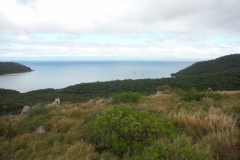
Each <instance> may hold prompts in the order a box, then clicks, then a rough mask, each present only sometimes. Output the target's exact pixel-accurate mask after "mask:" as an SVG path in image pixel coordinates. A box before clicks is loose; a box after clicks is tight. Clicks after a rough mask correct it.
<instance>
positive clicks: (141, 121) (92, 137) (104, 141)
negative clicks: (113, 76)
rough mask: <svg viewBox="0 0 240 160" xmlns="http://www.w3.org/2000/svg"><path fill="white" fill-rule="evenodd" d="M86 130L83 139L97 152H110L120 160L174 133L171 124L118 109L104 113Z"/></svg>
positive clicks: (148, 114)
mask: <svg viewBox="0 0 240 160" xmlns="http://www.w3.org/2000/svg"><path fill="white" fill-rule="evenodd" d="M86 130H87V132H86V133H85V136H86V137H85V138H86V139H87V140H88V141H90V142H91V143H92V144H94V145H95V147H96V149H97V150H98V151H99V152H102V151H104V150H105V151H111V152H113V153H114V154H115V155H118V156H120V157H121V156H122V155H123V154H124V153H127V152H128V153H130V154H131V153H132V152H133V151H134V150H138V149H141V148H144V147H146V146H148V145H149V144H150V143H151V142H153V140H154V139H155V138H158V137H164V136H166V135H172V134H174V133H175V130H174V126H173V124H172V123H171V122H168V121H166V120H164V119H160V118H157V117H156V116H154V115H152V114H150V113H149V112H146V111H138V112H137V111H133V110H132V109H130V108H125V107H121V106H120V107H113V108H109V109H107V110H105V111H104V112H103V113H102V114H100V115H98V116H97V117H96V119H95V120H93V121H90V122H88V123H87V124H86Z"/></svg>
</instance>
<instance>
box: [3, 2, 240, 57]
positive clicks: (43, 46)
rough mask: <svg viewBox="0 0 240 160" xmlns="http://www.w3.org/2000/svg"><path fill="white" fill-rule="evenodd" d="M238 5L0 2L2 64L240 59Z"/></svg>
mask: <svg viewBox="0 0 240 160" xmlns="http://www.w3.org/2000/svg"><path fill="white" fill-rule="evenodd" d="M239 6H240V1H239V0H194V1H193V0H167V1H166V0H0V61H1V60H159V61H192V60H209V59H215V58H218V57H221V56H224V55H229V54H235V53H239V52H240V45H239V44H240V9H239Z"/></svg>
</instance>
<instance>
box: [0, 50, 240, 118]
mask: <svg viewBox="0 0 240 160" xmlns="http://www.w3.org/2000/svg"><path fill="white" fill-rule="evenodd" d="M196 66H197V67H196ZM204 71H205V72H204ZM174 75H176V77H171V78H161V79H138V80H131V79H126V80H116V81H108V82H94V83H82V84H76V85H73V86H69V87H66V88H63V89H42V90H36V91H31V92H27V93H19V92H17V91H12V90H6V89H0V113H1V112H3V111H4V112H10V111H13V112H19V111H20V110H21V109H22V107H23V106H24V105H31V106H32V105H35V104H37V103H49V102H51V101H53V100H54V99H55V98H56V97H60V99H61V101H63V102H74V103H76V102H86V101H88V100H90V99H94V98H97V97H105V98H109V97H112V96H113V95H114V94H115V93H120V92H128V91H132V92H138V93H140V94H142V95H150V94H156V92H157V88H158V86H162V85H169V86H171V87H173V88H180V89H182V90H185V91H187V90H190V89H191V88H192V87H194V88H195V89H197V90H198V91H204V90H206V89H207V88H209V87H210V88H212V89H213V90H214V91H216V90H240V54H233V55H229V56H224V57H220V58H217V59H215V60H210V61H205V62H198V63H196V64H194V65H192V66H190V67H188V68H186V69H184V70H182V71H179V72H178V73H176V74H174ZM6 106H7V107H6Z"/></svg>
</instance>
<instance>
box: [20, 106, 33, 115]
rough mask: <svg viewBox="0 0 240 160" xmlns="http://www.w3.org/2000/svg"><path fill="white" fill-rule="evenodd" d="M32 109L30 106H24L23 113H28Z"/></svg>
mask: <svg viewBox="0 0 240 160" xmlns="http://www.w3.org/2000/svg"><path fill="white" fill-rule="evenodd" d="M30 109H31V107H30V106H24V107H23V109H22V112H21V115H24V114H27V113H28V112H29V110H30Z"/></svg>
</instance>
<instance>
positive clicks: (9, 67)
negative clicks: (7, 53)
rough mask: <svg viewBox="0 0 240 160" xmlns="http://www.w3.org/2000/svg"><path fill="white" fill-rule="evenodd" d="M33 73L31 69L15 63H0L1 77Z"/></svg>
mask: <svg viewBox="0 0 240 160" xmlns="http://www.w3.org/2000/svg"><path fill="white" fill-rule="evenodd" d="M31 71H33V70H32V69H31V68H30V67H27V66H25V65H22V64H19V63H15V62H0V75H3V74H11V73H22V72H31Z"/></svg>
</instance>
